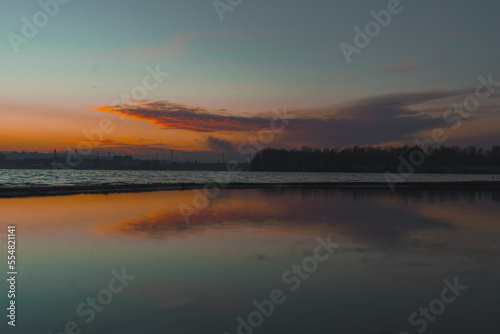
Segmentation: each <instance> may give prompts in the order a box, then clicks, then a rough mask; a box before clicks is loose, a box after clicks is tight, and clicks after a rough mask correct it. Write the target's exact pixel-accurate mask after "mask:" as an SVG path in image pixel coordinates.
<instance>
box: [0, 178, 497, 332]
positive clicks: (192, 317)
mask: <svg viewBox="0 0 500 334" xmlns="http://www.w3.org/2000/svg"><path fill="white" fill-rule="evenodd" d="M131 174H133V173H131ZM194 195H195V192H194V191H167V192H154V193H137V194H112V195H77V196H64V197H46V198H18V199H0V213H1V217H2V219H1V221H0V228H1V230H0V232H6V230H7V226H8V225H16V226H17V239H18V245H17V246H18V253H17V255H18V272H19V275H18V286H17V289H18V295H17V303H18V318H17V324H18V325H17V327H16V328H15V331H12V330H10V331H9V330H7V329H6V328H7V327H8V326H7V324H6V321H5V315H2V317H3V318H4V321H2V324H1V325H0V327H2V333H4V332H16V333H50V332H52V333H54V334H55V333H60V332H63V329H64V326H65V324H67V323H68V322H69V321H74V322H76V323H77V324H78V326H79V328H81V330H82V333H96V334H100V333H123V334H128V333H130V334H136V333H141V334H158V333H189V334H190V333H193V334H201V333H208V334H211V333H214V334H224V333H226V332H227V333H229V334H233V333H238V330H237V328H238V321H237V319H238V317H242V318H243V319H245V320H246V321H248V316H249V315H250V314H252V312H255V310H256V306H254V304H253V303H254V301H258V302H261V301H263V300H266V299H269V298H270V293H271V292H272V291H274V290H275V289H279V290H281V291H282V293H283V296H284V297H285V298H286V300H284V301H283V303H282V304H281V305H276V306H275V309H274V313H273V314H272V315H271V316H270V317H268V318H267V317H266V318H264V320H263V323H262V325H261V326H260V327H258V328H255V329H254V332H253V333H263V334H264V333H269V334H277V333H290V334H294V333H360V334H361V333H373V334H375V333H379V334H380V333H400V332H401V331H407V332H408V333H417V329H421V328H422V326H423V325H422V323H421V324H420V325H419V326H412V325H411V324H410V323H409V322H408V318H409V317H410V315H411V314H413V313H414V312H418V311H419V308H420V307H427V308H428V307H429V304H430V303H431V302H433V301H434V300H436V298H438V299H439V298H441V292H442V290H443V289H444V288H445V287H446V286H445V283H443V281H444V280H446V279H447V280H449V281H450V282H453V281H454V279H455V278H457V279H458V283H459V284H461V285H466V286H467V289H466V290H465V291H462V292H461V294H460V296H458V297H456V299H455V300H454V301H453V302H452V303H450V304H446V305H445V310H444V311H443V312H442V314H440V315H438V316H436V318H433V321H432V322H431V321H427V326H428V327H427V329H426V331H425V333H429V334H432V333H441V334H443V333H444V334H447V333H453V334H458V333H464V334H465V333H491V332H492V329H494V328H498V321H497V320H496V319H497V318H498V314H499V311H500V310H499V306H498V298H497V297H498V295H499V293H500V288H499V284H498V282H499V279H500V268H499V266H498V263H499V260H500V243H499V241H500V224H499V216H500V206H499V204H500V195H499V193H498V192H446V191H418V192H410V191H398V192H396V193H395V194H391V193H390V192H389V191H375V190H371V191H364V190H354V191H353V190H307V189H301V190H292V189H282V190H273V189H267V190H259V189H253V190H222V191H221V192H220V194H219V196H217V197H216V198H215V199H214V200H213V201H211V202H210V204H209V205H208V206H207V207H206V208H205V209H202V210H200V211H199V212H198V213H197V214H192V215H191V217H190V218H191V223H190V224H186V222H185V221H184V220H183V218H182V215H181V213H180V211H179V209H178V207H179V205H180V204H183V203H184V204H186V205H192V203H193V196H194ZM329 236H330V238H331V240H332V241H334V242H336V243H338V244H339V247H338V248H337V249H336V251H335V252H334V253H333V254H331V255H330V256H326V254H327V253H326V251H324V250H322V251H321V253H320V254H321V256H322V257H323V258H324V257H325V256H326V259H325V260H324V261H323V262H319V263H318V265H317V268H314V267H309V268H310V269H313V270H311V272H310V273H309V274H307V275H308V276H307V278H304V279H299V278H298V276H297V275H295V274H293V273H292V272H290V270H292V268H293V267H292V266H294V265H297V266H302V265H303V263H305V262H304V260H305V259H311V257H312V256H314V255H315V250H316V249H317V247H318V240H317V238H322V239H323V240H327V238H328V237H329ZM1 238H2V242H1V243H0V247H1V251H0V255H1V256H2V258H3V259H5V258H6V242H5V235H2V236H1ZM307 261H310V260H307ZM308 265H309V266H310V265H311V263H309V264H308ZM1 267H2V268H5V266H1ZM122 268H125V271H126V273H127V274H129V275H133V276H135V279H134V280H133V281H130V282H129V284H128V286H127V287H126V288H124V290H123V291H122V292H121V293H116V294H114V295H112V300H110V301H109V304H107V305H105V306H103V309H101V311H100V312H96V311H95V312H94V313H95V318H94V319H92V320H91V321H89V323H86V320H90V314H91V313H86V314H85V312H84V315H83V316H82V315H80V314H78V313H77V308H78V307H79V305H81V304H82V303H85V302H86V301H87V298H96V296H97V295H98V294H99V292H100V291H101V290H102V289H107V288H108V286H109V282H110V280H111V279H112V278H113V275H112V273H111V271H112V270H117V271H121V270H122ZM284 273H288V274H287V275H286V277H285V280H283V274H284ZM2 281H3V282H4V283H3V286H2V290H3V291H6V290H5V288H7V286H6V283H5V280H2ZM297 282H298V283H297ZM298 284H300V285H298ZM292 287H293V288H295V289H292ZM102 296H104V295H101V297H102ZM447 297H448V298H451V297H452V295H447ZM1 300H2V305H4V306H5V305H7V298H6V295H5V294H4V293H2V297H1ZM436 305H437V306H439V304H435V305H434V306H435V307H436ZM3 309H4V311H3V312H5V308H3ZM89 309H90V307H85V308H83V309H81V310H80V311H86V312H89V311H88V310H89ZM80 313H82V312H80ZM421 319H424V318H422V317H421V316H418V317H417V318H415V319H414V320H417V321H418V320H420V321H422V320H421ZM257 320H259V319H258V318H257ZM241 333H250V332H248V331H245V330H243V331H241Z"/></svg>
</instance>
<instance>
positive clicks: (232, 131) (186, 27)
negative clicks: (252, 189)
mask: <svg viewBox="0 0 500 334" xmlns="http://www.w3.org/2000/svg"><path fill="white" fill-rule="evenodd" d="M401 6H403V7H402V9H401V11H400V12H399V13H398V14H397V15H394V16H393V17H392V18H391V23H390V25H388V26H387V27H386V28H384V30H383V31H381V32H380V36H376V37H373V38H372V39H371V41H370V43H369V44H370V45H369V46H367V47H366V48H362V51H361V49H359V51H360V52H359V53H358V52H356V53H353V54H352V55H351V56H352V57H351V58H352V59H350V60H352V61H351V62H350V63H349V62H346V57H345V54H344V53H343V49H342V48H341V47H340V48H339V45H342V44H341V43H343V42H344V43H349V44H352V45H354V44H353V43H354V42H353V38H354V39H355V40H356V35H355V34H356V30H354V28H355V27H358V26H359V27H364V24H365V23H366V22H369V20H370V19H373V17H372V15H373V14H370V12H371V11H372V10H374V9H377V10H382V9H383V8H385V7H387V1H381V2H377V3H373V2H372V1H361V2H356V3H352V2H350V1H347V0H341V1H336V2H328V1H320V2H318V3H315V4H314V6H313V5H310V4H307V3H302V2H289V1H285V0H279V1H273V2H272V3H268V2H259V1H253V2H244V3H243V4H242V5H241V6H238V7H237V8H236V9H235V10H234V11H231V12H229V11H228V12H226V13H225V14H224V15H225V18H224V20H223V21H221V20H220V19H219V16H218V13H217V11H216V10H214V8H213V5H212V3H211V2H210V1H208V2H207V1H202V0H195V1H189V2H186V1H168V2H165V1H150V2H148V3H147V5H146V4H143V3H140V2H135V1H121V2H118V1H107V2H105V3H103V2H99V1H85V2H77V1H69V2H67V3H66V4H64V5H62V4H60V5H59V7H58V11H57V13H56V14H54V15H53V17H52V16H51V17H50V19H49V20H48V21H47V23H46V24H45V25H43V26H40V27H38V28H36V30H37V32H36V34H35V33H33V35H34V36H33V37H30V38H25V37H22V36H24V35H23V32H24V33H26V31H28V30H29V28H26V27H25V26H24V25H25V21H23V19H22V18H23V17H26V18H27V19H28V20H31V19H32V18H33V17H34V15H35V14H36V13H37V12H40V11H43V8H41V7H40V5H39V4H38V3H36V2H33V3H31V4H24V3H23V4H20V3H15V2H10V3H9V4H7V5H6V7H7V11H8V12H9V15H8V16H7V15H5V16H4V17H3V19H2V20H1V22H0V27H1V28H2V29H3V31H5V32H6V33H5V38H3V39H2V40H1V41H0V54H1V55H2V64H3V65H4V66H3V68H2V81H1V82H0V89H1V91H2V96H1V97H0V116H1V117H2V122H1V123H0V151H3V152H9V151H38V152H43V153H48V152H52V151H53V150H54V149H56V150H57V151H59V152H65V151H70V150H75V149H78V148H79V147H78V144H79V143H81V142H85V143H90V144H85V145H87V146H88V145H92V147H93V149H94V150H93V154H95V151H96V150H102V151H104V152H111V154H133V155H137V156H138V157H151V156H154V155H156V154H159V155H160V156H162V157H165V156H168V155H169V152H170V150H176V151H179V152H191V153H193V154H194V153H196V152H198V153H200V159H201V160H203V159H208V160H213V159H215V158H213V157H214V156H211V155H210V154H212V153H213V154H219V153H220V152H226V153H227V154H228V155H229V156H230V157H232V158H235V159H238V158H240V160H242V158H241V154H240V153H239V152H238V149H237V148H238V147H239V145H241V143H243V142H245V141H248V138H252V137H256V136H258V133H259V131H261V130H263V129H266V128H268V127H269V122H270V120H272V110H274V109H277V110H282V111H283V110H287V117H288V119H289V120H290V123H289V124H287V126H286V127H285V128H284V129H282V131H279V132H276V133H274V134H273V138H272V141H269V142H265V143H264V144H263V145H264V146H266V147H276V148H287V149H291V148H295V149H300V147H302V146H310V147H317V148H332V147H346V146H352V145H362V146H366V145H372V146H384V145H405V144H410V145H413V144H414V143H415V140H416V139H419V140H422V139H424V138H429V136H431V135H432V132H433V131H434V130H435V129H441V128H442V129H445V130H446V131H447V134H448V140H447V142H446V145H459V146H468V145H476V146H479V147H484V148H488V147H491V146H492V145H495V144H499V143H500V137H499V132H498V130H497V127H496V126H494V124H498V123H499V121H500V115H499V113H498V112H497V109H498V108H497V105H498V102H499V97H500V94H498V87H500V83H499V82H500V72H498V71H496V70H497V69H498V57H497V56H495V55H496V53H495V52H496V46H495V45H494V44H495V43H492V41H495V40H496V35H495V34H496V32H495V31H496V29H494V28H495V27H494V26H492V24H490V25H488V27H486V26H482V25H481V24H475V22H480V21H488V22H492V23H493V22H496V23H494V24H496V25H499V23H498V22H497V21H496V20H495V19H493V15H494V13H496V10H495V8H497V7H498V4H497V3H496V2H493V1H487V2H486V3H485V4H483V5H481V6H478V5H477V4H475V3H457V2H453V1H451V0H446V1H443V2H440V3H439V4H436V3H435V4H432V6H433V10H432V13H431V14H429V8H428V7H429V6H430V3H428V2H425V1H424V2H422V1H419V2H413V3H408V2H401ZM446 8H454V10H453V11H446V10H445V9H446ZM403 9H404V10H403ZM437 13H439V15H440V17H439V19H435V20H432V22H431V21H429V20H428V17H429V15H430V16H433V15H434V16H435V15H437ZM313 16H314V22H315V24H314V25H302V24H300V21H301V20H303V21H304V22H308V21H310V20H311V18H312V17H313ZM403 17H404V20H403V19H402V18H403ZM188 21H189V22H188ZM427 21H429V22H428V24H427V25H426V26H425V27H424V28H422V22H427ZM256 22H259V23H258V24H257V23H256ZM12 36H21V37H22V38H24V40H21V39H17V40H16V39H13V37H12ZM429 36H432V38H430V37H429ZM408 40H412V41H413V42H412V43H408V42H407V41H408ZM21 41H22V42H21ZM467 45H470V46H472V47H466V46H467ZM396 51H397V52H396ZM457 69H460V70H457ZM489 76H491V80H490V81H489V82H490V86H489V87H487V85H485V82H487V81H488V77H489ZM478 78H483V79H482V80H481V79H478ZM485 80H486V81H485ZM481 84H483V86H482V88H481V89H480V91H481V92H483V95H484V93H487V92H491V94H490V95H489V96H488V98H487V99H484V100H481V101H480V102H481V104H480V106H479V107H478V108H477V109H475V110H474V112H473V113H470V115H467V117H462V118H463V124H461V127H460V130H459V131H455V129H452V127H453V126H454V125H456V123H455V122H453V119H452V115H450V114H447V110H449V109H453V108H454V105H455V104H456V103H459V104H463V103H464V101H467V100H466V99H467V97H469V96H471V95H474V94H475V93H476V91H477V87H478V85H481ZM490 88H492V89H493V90H491V89H490ZM454 113H455V114H457V113H458V114H459V112H457V111H454ZM447 116H448V117H447ZM103 120H104V121H103ZM102 122H105V123H106V124H108V123H109V124H108V126H109V128H112V131H109V132H106V133H105V132H103V131H100V127H101V124H102ZM97 131H100V133H102V134H103V136H102V137H101V136H100V134H99V133H98V132H97ZM88 134H90V135H88ZM82 147H83V146H82V145H81V147H80V149H82ZM203 154H205V155H204V157H205V158H201V157H202V155H203ZM193 156H194V155H193ZM210 157H212V158H210Z"/></svg>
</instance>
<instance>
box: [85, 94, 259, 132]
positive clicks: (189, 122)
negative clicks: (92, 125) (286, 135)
mask: <svg viewBox="0 0 500 334" xmlns="http://www.w3.org/2000/svg"><path fill="white" fill-rule="evenodd" d="M135 102H136V103H135V104H127V105H117V106H92V107H93V108H94V109H95V110H98V111H103V112H108V113H116V114H119V115H122V116H125V117H129V118H133V119H140V120H144V121H149V122H151V123H153V124H155V125H160V126H162V127H164V128H165V129H172V130H187V131H194V132H215V131H229V132H241V131H254V130H260V129H263V128H265V127H267V126H269V120H268V119H265V118H260V117H244V116H235V115H228V114H226V113H225V112H224V110H208V109H205V108H202V107H198V106H189V105H186V104H182V103H173V102H169V101H157V102H144V101H135Z"/></svg>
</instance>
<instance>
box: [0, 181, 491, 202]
mask: <svg viewBox="0 0 500 334" xmlns="http://www.w3.org/2000/svg"><path fill="white" fill-rule="evenodd" d="M205 187H207V184H205V183H154V184H128V185H75V186H34V187H3V188H2V187H0V198H20V197H45V196H68V195H83V194H114V193H138V192H152V191H168V190H193V189H203V188H205ZM218 187H219V188H222V189H353V190H386V191H389V192H391V189H390V187H389V184H388V183H386V182H316V183H235V182H233V183H228V184H218ZM393 187H394V189H395V190H469V191H470V190H475V191H481V190H500V181H464V182H460V181H459V182H400V183H394V184H393Z"/></svg>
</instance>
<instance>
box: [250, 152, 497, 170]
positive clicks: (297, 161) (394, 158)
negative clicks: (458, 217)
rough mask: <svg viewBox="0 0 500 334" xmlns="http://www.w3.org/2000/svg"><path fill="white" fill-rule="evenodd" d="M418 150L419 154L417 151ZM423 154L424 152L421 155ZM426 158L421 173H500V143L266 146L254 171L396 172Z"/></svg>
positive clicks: (254, 165) (421, 165)
mask: <svg viewBox="0 0 500 334" xmlns="http://www.w3.org/2000/svg"><path fill="white" fill-rule="evenodd" d="M415 153H418V154H415ZM420 153H422V154H420ZM410 156H419V157H421V158H422V157H423V159H421V160H422V162H420V161H419V164H418V167H417V168H416V172H417V173H500V145H496V146H493V147H492V148H490V149H483V148H477V147H475V146H469V147H465V148H461V147H458V146H451V147H446V146H440V147H437V148H433V147H424V148H422V147H419V146H408V145H406V146H402V147H392V146H387V147H371V146H368V147H362V146H353V147H347V148H342V149H340V148H336V149H328V148H327V149H322V150H321V149H317V148H316V149H315V148H310V147H307V146H304V147H302V149H300V150H285V149H274V148H266V149H264V150H262V151H260V152H258V153H257V154H256V155H255V156H254V157H253V159H252V161H251V170H253V171H275V172H357V173H383V172H387V171H389V172H396V171H397V169H398V166H399V165H400V164H401V162H402V159H405V160H408V159H410Z"/></svg>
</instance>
